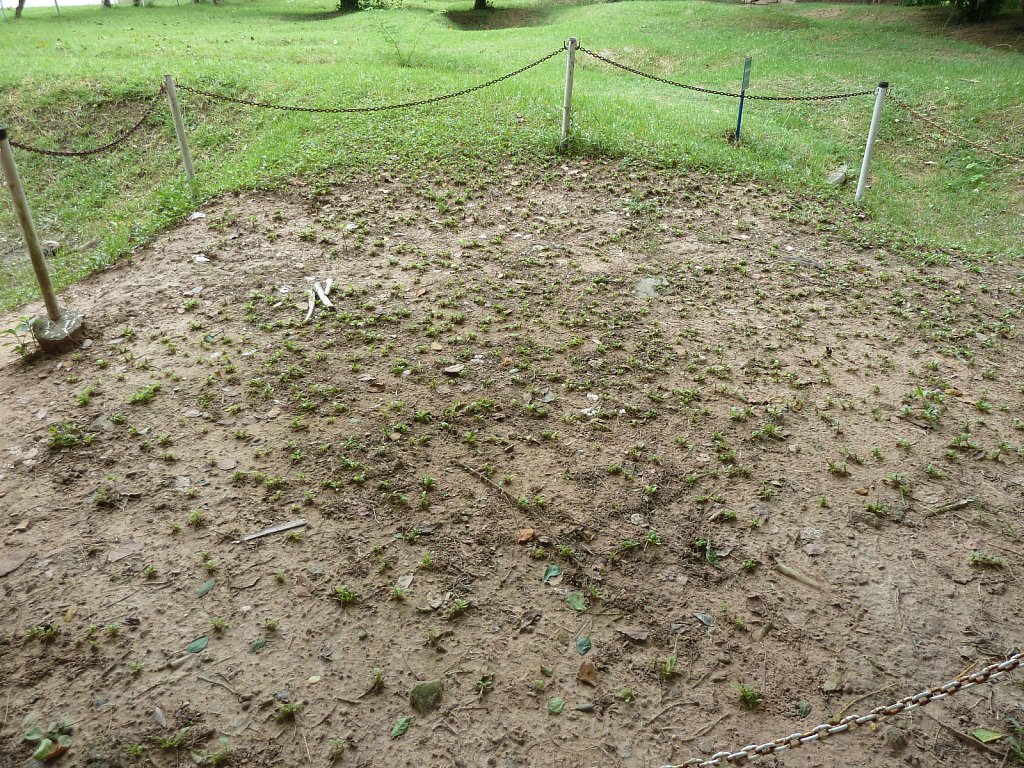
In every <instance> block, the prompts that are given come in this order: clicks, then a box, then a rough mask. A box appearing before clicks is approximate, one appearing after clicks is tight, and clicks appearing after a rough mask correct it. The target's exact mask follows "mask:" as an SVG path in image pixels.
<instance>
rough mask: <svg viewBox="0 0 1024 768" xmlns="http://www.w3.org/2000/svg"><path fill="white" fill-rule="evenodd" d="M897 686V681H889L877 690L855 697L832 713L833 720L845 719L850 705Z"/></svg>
mask: <svg viewBox="0 0 1024 768" xmlns="http://www.w3.org/2000/svg"><path fill="white" fill-rule="evenodd" d="M895 687H896V684H895V683H889V684H888V685H886V686H883V687H881V688H879V689H878V690H877V691H872V692H871V693H865V694H864V695H863V696H858V697H857V698H856V699H854V700H853V701H851V702H850V703H849V704H847V705H846V706H845V707H843V708H842V709H840V710H839V711H838V712H836V713H835V714H834V715H832V720H834V721H835V722H837V723H838V722H839V721H840V720H842V719H843V715H845V714H846V712H847V710H849V709H850V707H852V706H853V705H854V704H860V703H861V702H862V701H864V699H870V698H871V697H872V696H874V695H875V694H876V693H885V692H886V691H889V690H892V689H893V688H895Z"/></svg>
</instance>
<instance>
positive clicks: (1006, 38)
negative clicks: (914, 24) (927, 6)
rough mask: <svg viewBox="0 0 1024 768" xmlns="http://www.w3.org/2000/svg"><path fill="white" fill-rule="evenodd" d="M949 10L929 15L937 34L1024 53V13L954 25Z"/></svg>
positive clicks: (997, 48) (1005, 14)
mask: <svg viewBox="0 0 1024 768" xmlns="http://www.w3.org/2000/svg"><path fill="white" fill-rule="evenodd" d="M949 14H950V11H949V9H945V11H944V12H939V10H938V9H936V10H934V11H932V12H931V13H929V14H928V18H929V19H930V21H931V23H932V25H933V26H935V27H936V32H937V33H940V34H943V35H946V36H948V37H952V38H953V39H954V40H965V41H967V42H970V43H977V44H978V45H984V46H985V47H986V48H995V49H996V50H1001V51H1015V52H1017V53H1024V13H1020V12H1019V11H1018V12H1016V13H1013V12H1011V13H1004V14H1002V15H1000V16H997V17H996V18H994V19H990V20H989V21H983V22H979V23H976V24H953V23H950V21H949Z"/></svg>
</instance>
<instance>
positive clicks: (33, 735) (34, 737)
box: [25, 725, 46, 741]
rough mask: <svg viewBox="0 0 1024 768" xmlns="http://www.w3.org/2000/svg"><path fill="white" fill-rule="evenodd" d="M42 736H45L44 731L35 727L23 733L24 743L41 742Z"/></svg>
mask: <svg viewBox="0 0 1024 768" xmlns="http://www.w3.org/2000/svg"><path fill="white" fill-rule="evenodd" d="M44 736H46V731H45V730H44V729H43V728H41V727H40V726H38V725H37V726H35V727H34V728H30V729H29V730H28V731H27V732H26V733H25V741H42V740H43V737H44Z"/></svg>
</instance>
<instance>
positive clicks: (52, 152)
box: [11, 86, 164, 157]
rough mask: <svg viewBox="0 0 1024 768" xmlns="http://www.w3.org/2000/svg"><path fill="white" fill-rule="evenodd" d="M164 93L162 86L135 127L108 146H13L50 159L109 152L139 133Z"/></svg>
mask: <svg viewBox="0 0 1024 768" xmlns="http://www.w3.org/2000/svg"><path fill="white" fill-rule="evenodd" d="M163 92H164V88H163V86H160V90H159V91H157V93H156V95H155V96H152V97H150V100H149V105H148V106H147V107H146V109H145V111H144V112H143V113H142V117H140V118H139V119H138V121H137V122H136V123H135V125H133V126H132V127H131V128H129V129H128V130H127V131H124V132H123V133H120V134H118V135H117V136H116V137H115V138H114V139H113V140H111V141H108V142H107V143H106V144H101V145H100V146H98V147H93V148H92V149H82V150H61V149H43V148H42V147H33V146H30V145H28V144H22V143H21V142H18V141H11V146H12V147H17V148H18V149H21V150H24V151H25V152H31V153H33V154H36V155H47V156H49V157H91V156H92V155H98V154H100V153H101V152H107V151H108V150H111V149H113V148H114V147H116V146H118V145H119V144H121V143H122V142H125V141H127V140H128V139H129V138H131V136H132V135H133V134H134V133H135V132H136V131H138V130H139V129H140V128H141V127H142V124H143V123H144V122H146V118H148V117H149V116H150V115H151V114H153V110H154V109H156V105H157V102H158V101H159V100H160V96H161V94H162V93H163Z"/></svg>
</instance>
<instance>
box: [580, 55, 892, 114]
mask: <svg viewBox="0 0 1024 768" xmlns="http://www.w3.org/2000/svg"><path fill="white" fill-rule="evenodd" d="M577 50H579V51H582V52H583V53H585V54H587V55H588V56H591V57H593V58H595V59H597V60H598V61H603V62H604V63H605V64H610V65H611V66H613V67H618V68H619V69H621V70H624V71H626V72H630V73H632V74H634V75H639V76H640V77H646V78H647V79H648V80H654V81H655V82H656V83H664V84H665V85H673V86H675V87H676V88H685V89H686V90H688V91H696V92H697V93H708V94H711V95H712V96H728V97H729V98H731V99H738V98H740V96H745V98H746V99H747V100H753V99H756V100H758V101H830V100H832V99H852V98H854V97H856V96H872V95H874V93H875V91H874V90H873V89H872V90H870V91H853V92H850V93H830V94H824V95H822V96H761V95H757V94H752V93H748V94H739V93H732V92H731V91H716V90H714V89H713V88H701V87H700V86H699V85H687V84H686V83H679V82H676V81H675V80H669V79H668V78H665V77H658V76H657V75H652V74H650V73H649V72H644V71H643V70H640V69H635V68H634V67H630V66H628V65H626V64H620V63H619V62H617V61H614V60H612V59H609V58H608V57H607V56H602V55H601V54H600V53H596V52H595V51H591V50H589V49H588V48H584V47H583V46H582V45H581V46H580V47H579V48H577Z"/></svg>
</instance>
